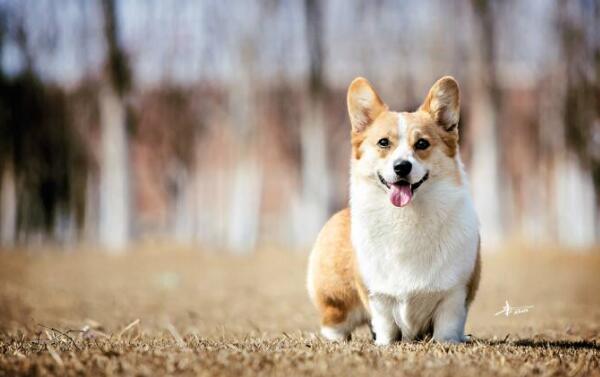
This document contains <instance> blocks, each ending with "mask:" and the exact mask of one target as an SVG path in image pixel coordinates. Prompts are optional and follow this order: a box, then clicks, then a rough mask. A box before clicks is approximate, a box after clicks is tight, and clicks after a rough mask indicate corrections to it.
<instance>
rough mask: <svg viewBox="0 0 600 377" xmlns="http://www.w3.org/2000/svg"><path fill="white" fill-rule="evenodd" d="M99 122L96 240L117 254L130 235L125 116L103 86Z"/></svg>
mask: <svg viewBox="0 0 600 377" xmlns="http://www.w3.org/2000/svg"><path fill="white" fill-rule="evenodd" d="M100 119H101V127H102V148H101V155H100V160H101V161H100V221H99V222H100V229H99V235H100V237H99V241H100V243H101V245H102V246H104V247H106V248H107V250H109V251H112V252H119V251H122V250H123V249H124V247H125V246H126V245H127V242H128V241H129V235H130V233H129V232H130V229H129V228H130V208H129V158H128V157H129V155H128V145H127V144H128V141H127V130H126V114H125V107H124V104H123V103H122V101H121V99H120V98H119V96H117V94H116V93H115V92H114V91H113V90H111V89H109V88H106V87H105V88H103V89H102V90H101V92H100Z"/></svg>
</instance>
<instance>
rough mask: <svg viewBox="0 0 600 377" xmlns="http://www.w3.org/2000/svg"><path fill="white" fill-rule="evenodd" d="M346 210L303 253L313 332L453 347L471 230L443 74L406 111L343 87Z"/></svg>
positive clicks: (474, 272) (461, 317) (451, 96)
mask: <svg viewBox="0 0 600 377" xmlns="http://www.w3.org/2000/svg"><path fill="white" fill-rule="evenodd" d="M347 105H348V113H349V115H350V123H351V126H352V131H351V141H352V156H351V168H350V205H349V208H347V209H344V210H342V211H340V212H338V213H337V214H335V215H334V216H333V217H332V218H331V219H330V220H329V221H328V222H327V223H326V224H325V226H324V227H323V229H322V230H321V232H320V234H319V236H318V237H317V240H316V243H315V245H314V247H313V249H312V251H311V255H310V258H309V266H308V278H307V280H308V281H307V285H308V292H309V296H310V298H311V300H312V302H313V303H314V305H315V306H316V308H317V310H318V312H319V315H320V319H321V334H322V335H323V336H324V337H325V338H327V339H329V340H333V341H339V340H347V339H350V334H351V332H352V331H353V330H354V329H355V328H356V327H357V326H359V325H362V324H365V323H369V324H370V326H371V330H372V333H373V336H374V338H375V343H376V344H378V345H387V344H390V343H392V342H394V341H396V340H402V341H412V340H420V339H424V338H428V337H432V338H433V339H434V340H437V341H440V342H451V343H455V342H462V341H464V340H465V336H464V327H465V321H466V318H467V312H468V309H469V305H470V304H471V302H472V301H473V298H474V296H475V292H476V290H477V287H478V285H479V275H480V256H479V255H480V254H479V244H480V240H479V224H478V220H477V215H476V213H475V210H474V206H473V201H472V199H471V195H470V192H469V185H468V182H467V176H466V173H465V170H464V168H463V164H462V162H461V159H460V157H459V152H458V120H459V115H460V114H459V113H460V91H459V86H458V83H457V82H456V80H455V79H454V78H452V77H449V76H446V77H442V78H441V79H439V80H438V81H437V82H436V83H435V84H434V85H433V86H432V87H431V89H430V91H429V93H428V94H427V96H426V98H425V100H424V102H423V104H422V105H421V106H420V107H419V109H418V110H417V111H415V112H394V111H390V110H389V109H388V106H387V105H386V104H385V103H384V102H383V101H382V100H381V99H380V97H379V96H378V95H377V93H376V92H375V90H374V89H373V87H372V86H371V84H370V83H369V82H368V81H367V80H366V79H364V78H361V77H359V78H356V79H355V80H354V81H352V83H351V84H350V87H349V88H348V96H347Z"/></svg>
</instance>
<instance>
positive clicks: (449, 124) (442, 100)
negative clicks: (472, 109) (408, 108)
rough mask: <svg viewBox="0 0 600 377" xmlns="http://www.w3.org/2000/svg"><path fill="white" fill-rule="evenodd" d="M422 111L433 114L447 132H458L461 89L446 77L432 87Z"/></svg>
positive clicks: (450, 78) (451, 78) (451, 79)
mask: <svg viewBox="0 0 600 377" xmlns="http://www.w3.org/2000/svg"><path fill="white" fill-rule="evenodd" d="M420 110H422V111H426V112H428V113H429V114H431V116H432V118H433V119H434V120H435V122H436V123H437V124H438V125H439V126H440V127H443V128H444V130H445V131H447V132H456V131H457V126H458V120H459V119H460V89H459V87H458V83H457V82H456V80H455V79H454V78H453V77H451V76H444V77H442V78H441V79H439V80H438V81H436V83H435V84H433V86H432V87H431V89H430V90H429V94H427V97H426V98H425V101H424V102H423V104H422V105H421V107H420Z"/></svg>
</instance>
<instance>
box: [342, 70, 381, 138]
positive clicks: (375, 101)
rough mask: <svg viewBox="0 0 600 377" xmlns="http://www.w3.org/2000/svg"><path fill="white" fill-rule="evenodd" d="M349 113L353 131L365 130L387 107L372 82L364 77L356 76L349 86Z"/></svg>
mask: <svg viewBox="0 0 600 377" xmlns="http://www.w3.org/2000/svg"><path fill="white" fill-rule="evenodd" d="M347 100H348V114H349V115H350V123H352V131H353V132H362V131H364V130H365V129H366V128H367V127H368V126H369V125H370V124H371V123H373V121H374V120H375V118H377V117H378V116H379V114H381V113H382V112H383V111H385V110H386V109H387V106H386V104H385V103H383V101H382V100H381V98H379V96H378V95H377V93H376V92H375V90H374V89H373V87H372V86H371V84H370V83H369V82H368V81H367V79H365V78H363V77H357V78H355V79H354V80H353V81H352V83H351V84H350V86H349V87H348V99H347Z"/></svg>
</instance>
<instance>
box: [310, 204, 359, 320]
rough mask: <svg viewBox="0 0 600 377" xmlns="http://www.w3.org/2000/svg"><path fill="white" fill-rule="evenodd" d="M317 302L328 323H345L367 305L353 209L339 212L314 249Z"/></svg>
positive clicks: (321, 234)
mask: <svg viewBox="0 0 600 377" xmlns="http://www.w3.org/2000/svg"><path fill="white" fill-rule="evenodd" d="M312 252H313V254H314V255H313V259H312V261H313V263H314V264H313V265H312V266H310V267H309V268H312V269H313V275H312V276H313V279H314V281H313V284H314V287H315V301H316V302H315V305H316V307H317V308H318V310H319V312H320V314H321V324H323V325H326V326H331V325H336V324H339V323H342V322H344V320H345V319H346V317H347V315H348V313H349V312H350V311H352V310H353V309H356V308H359V307H361V306H363V300H361V297H360V296H361V294H362V295H364V296H365V298H366V295H365V293H364V292H360V293H359V289H363V290H364V288H363V287H362V280H361V279H360V278H359V276H360V274H359V273H358V270H357V264H356V257H355V255H354V249H353V248H352V243H351V241H350V210H349V209H347V208H346V209H344V210H342V211H340V212H338V213H337V214H335V215H334V216H333V217H332V218H331V219H330V220H329V221H328V222H327V224H325V226H324V227H323V230H322V231H321V233H320V234H319V236H318V237H317V242H316V244H315V246H314V248H313V251H312Z"/></svg>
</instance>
